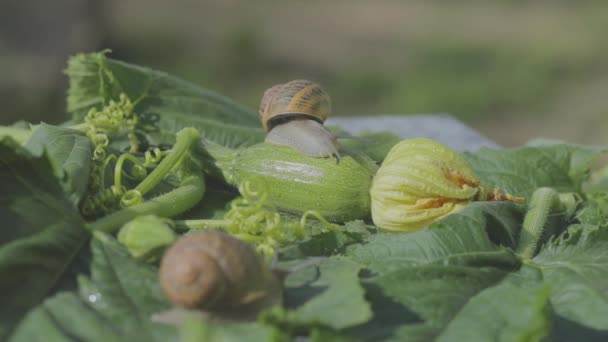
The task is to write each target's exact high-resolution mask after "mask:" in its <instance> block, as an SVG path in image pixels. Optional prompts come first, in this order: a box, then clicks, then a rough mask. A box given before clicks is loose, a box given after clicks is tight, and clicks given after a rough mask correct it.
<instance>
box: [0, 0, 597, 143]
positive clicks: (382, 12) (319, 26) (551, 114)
mask: <svg viewBox="0 0 608 342" xmlns="http://www.w3.org/2000/svg"><path fill="white" fill-rule="evenodd" d="M607 34H608V2H606V1H600V0H595V1H592V0H579V1H567V0H562V1H548V0H544V1H543V0H540V1H534V2H528V1H523V0H520V1H517V0H513V1H507V0H494V1H490V0H452V1H446V0H427V1H357V0H349V1H346V0H344V1H305V2H304V1H300V2H294V1H289V2H288V1H284V2H278V1H246V0H224V1H195V0H181V1H179V0H178V1H160V0H146V1H144V0H130V1H119V0H108V1H102V0H53V1H48V0H46V1H45V0H21V1H17V0H0V72H2V75H3V77H2V78H0V103H2V104H3V106H2V112H0V124H8V123H11V122H13V121H16V120H29V121H33V122H38V121H41V120H42V121H46V122H51V123H55V122H60V121H63V120H64V119H66V118H67V115H66V114H65V104H64V98H65V91H66V87H67V82H66V79H65V76H64V75H63V74H62V70H63V69H64V68H65V61H66V59H67V58H68V56H69V55H71V54H74V53H76V52H81V51H95V50H99V49H102V48H110V49H112V50H113V53H112V55H111V56H112V57H114V58H118V59H123V60H126V61H128V62H132V63H137V64H143V65H146V66H149V67H152V68H157V69H161V70H164V71H167V72H170V73H173V74H176V75H177V76H180V77H183V78H185V79H188V80H191V81H193V82H195V83H198V84H200V85H202V86H204V87H206V88H209V89H212V90H216V91H218V92H220V93H222V94H224V95H227V96H230V97H232V98H233V99H235V100H236V101H238V102H241V103H244V104H246V105H249V106H251V107H257V105H258V101H259V98H260V96H261V94H262V93H263V91H264V89H265V88H267V87H269V86H271V85H273V84H275V83H279V82H284V81H287V80H289V79H293V78H308V79H313V80H317V81H319V82H321V83H322V84H323V85H324V87H325V88H326V89H327V90H328V91H329V92H330V94H331V95H332V98H333V107H334V112H335V113H334V114H335V115H340V116H349V115H373V114H395V115H404V114H412V113H452V114H454V115H455V116H457V117H459V118H461V119H462V120H464V121H466V122H467V123H469V124H470V125H472V126H473V127H475V128H477V129H478V130H480V131H482V132H483V133H485V134H486V135H488V136H489V137H491V138H492V139H494V140H496V141H498V142H499V143H502V144H505V145H507V146H512V145H518V144H521V143H524V142H525V141H527V140H528V139H530V138H532V137H539V136H543V137H551V138H559V139H565V140H569V141H572V142H577V143H593V144H608V99H607V98H608V96H607V95H608V44H606V36H607Z"/></svg>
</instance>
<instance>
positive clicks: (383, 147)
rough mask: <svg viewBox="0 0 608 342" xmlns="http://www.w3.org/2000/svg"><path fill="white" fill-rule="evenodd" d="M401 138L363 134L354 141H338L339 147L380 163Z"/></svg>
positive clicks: (391, 135) (390, 135)
mask: <svg viewBox="0 0 608 342" xmlns="http://www.w3.org/2000/svg"><path fill="white" fill-rule="evenodd" d="M399 141H401V137H400V136H398V135H396V134H394V133H391V132H370V133H363V134H361V135H360V136H359V137H356V138H354V139H343V140H340V145H342V146H344V147H345V148H348V149H353V150H357V151H361V152H363V153H365V154H367V155H368V156H369V157H370V158H372V159H373V160H374V161H376V162H378V163H381V162H382V161H383V160H384V158H386V155H387V154H388V152H389V151H390V150H391V148H392V147H393V146H395V144H397V143H398V142H399Z"/></svg>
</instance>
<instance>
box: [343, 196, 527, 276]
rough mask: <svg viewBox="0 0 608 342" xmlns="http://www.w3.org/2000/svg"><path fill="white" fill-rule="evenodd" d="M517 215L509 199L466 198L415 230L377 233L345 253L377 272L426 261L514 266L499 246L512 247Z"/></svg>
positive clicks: (514, 260)
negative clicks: (459, 207)
mask: <svg viewBox="0 0 608 342" xmlns="http://www.w3.org/2000/svg"><path fill="white" fill-rule="evenodd" d="M522 215H523V213H522V208H521V207H520V206H517V205H514V204H511V203H504V202H478V203H471V204H469V205H467V206H466V207H465V208H464V209H463V210H461V211H459V212H456V213H453V214H451V215H448V216H447V217H446V218H444V219H442V220H440V221H437V222H434V223H432V224H431V225H429V226H428V227H427V228H426V229H424V230H421V231H418V232H414V233H408V234H394V233H382V234H376V235H374V236H372V237H370V238H369V239H368V240H367V242H366V243H364V244H360V245H353V246H350V247H347V249H346V253H345V255H347V256H349V257H350V258H352V259H353V260H355V261H357V262H359V263H361V264H363V265H366V267H367V268H369V269H370V270H372V271H373V272H376V273H379V274H383V273H386V272H390V271H394V270H397V269H400V268H403V267H406V266H417V265H425V264H437V265H448V264H449V265H462V266H495V267H501V268H505V269H516V268H517V267H518V266H519V261H518V260H517V258H516V257H515V256H514V255H513V253H512V251H511V250H510V249H506V248H503V247H499V246H500V245H502V246H505V247H510V248H514V246H515V244H516V241H517V240H516V235H517V234H518V232H519V229H520V225H521V220H522Z"/></svg>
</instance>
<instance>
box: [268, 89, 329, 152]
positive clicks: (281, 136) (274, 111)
mask: <svg viewBox="0 0 608 342" xmlns="http://www.w3.org/2000/svg"><path fill="white" fill-rule="evenodd" d="M330 111H331V100H330V98H329V95H328V94H327V93H326V92H325V91H324V90H323V88H321V86H320V85H319V84H317V83H314V82H311V81H307V80H294V81H290V82H287V83H284V84H277V85H275V86H273V87H272V88H270V89H268V90H266V92H265V93H264V97H263V98H262V101H261V103H260V109H259V114H260V120H261V122H262V126H263V127H264V130H265V131H266V139H265V142H267V143H271V144H276V145H285V146H290V147H293V148H295V149H296V150H298V151H300V152H301V153H303V154H305V155H307V156H310V157H330V156H336V157H338V158H339V157H340V155H339V153H338V142H337V139H336V136H334V135H333V134H332V133H331V132H330V131H329V130H328V129H327V128H326V127H325V126H323V123H324V122H325V120H327V118H328V116H329V113H330Z"/></svg>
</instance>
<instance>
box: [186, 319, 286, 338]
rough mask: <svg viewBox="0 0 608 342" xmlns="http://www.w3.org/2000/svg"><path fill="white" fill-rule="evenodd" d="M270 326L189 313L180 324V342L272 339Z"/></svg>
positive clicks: (274, 331) (272, 330) (272, 332)
mask: <svg viewBox="0 0 608 342" xmlns="http://www.w3.org/2000/svg"><path fill="white" fill-rule="evenodd" d="M275 333H279V332H278V331H276V330H275V329H273V328H272V327H268V326H264V325H262V324H260V323H255V322H252V323H239V322H210V321H209V320H206V319H204V318H203V317H201V315H196V314H189V315H188V316H186V318H185V319H184V322H183V323H182V325H181V326H180V338H181V341H182V342H200V341H206V342H240V341H274V340H273V339H272V338H273V337H274V336H273V334H275Z"/></svg>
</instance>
